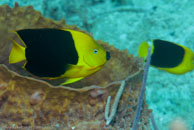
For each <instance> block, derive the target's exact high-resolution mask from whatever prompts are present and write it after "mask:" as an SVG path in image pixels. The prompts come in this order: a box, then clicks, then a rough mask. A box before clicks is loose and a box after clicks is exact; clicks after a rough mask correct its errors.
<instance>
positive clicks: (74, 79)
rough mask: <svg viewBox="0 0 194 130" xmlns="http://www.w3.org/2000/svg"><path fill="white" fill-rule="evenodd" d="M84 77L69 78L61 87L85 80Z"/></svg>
mask: <svg viewBox="0 0 194 130" xmlns="http://www.w3.org/2000/svg"><path fill="white" fill-rule="evenodd" d="M83 78H84V77H80V78H69V79H67V80H66V81H65V82H64V83H62V84H61V85H66V84H70V83H74V82H76V81H78V80H81V79H83Z"/></svg>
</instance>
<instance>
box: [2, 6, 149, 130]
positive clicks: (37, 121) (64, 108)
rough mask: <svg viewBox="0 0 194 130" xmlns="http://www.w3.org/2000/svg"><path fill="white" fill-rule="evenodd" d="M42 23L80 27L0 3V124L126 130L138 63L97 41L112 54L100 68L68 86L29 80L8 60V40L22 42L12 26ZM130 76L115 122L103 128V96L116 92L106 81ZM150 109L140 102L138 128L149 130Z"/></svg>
mask: <svg viewBox="0 0 194 130" xmlns="http://www.w3.org/2000/svg"><path fill="white" fill-rule="evenodd" d="M46 27H49V28H71V29H75V30H80V29H78V28H77V27H75V26H69V25H66V24H65V21H64V20H62V21H61V22H56V21H53V20H51V19H47V18H44V17H43V16H41V14H40V13H39V12H37V11H34V9H33V8H32V7H19V6H15V7H14V8H9V7H8V6H7V5H5V6H2V7H0V37H1V40H0V63H1V64H4V65H0V128H11V127H15V128H16V127H17V128H27V127H28V128H29V127H30V128H34V129H56V128H61V129H66V130H72V129H75V130H100V129H101V130H106V129H115V130H117V129H130V127H131V126H132V121H133V117H134V114H135V109H136V104H137V99H138V94H139V89H140V86H141V80H142V71H141V69H140V66H139V63H140V62H139V61H138V60H137V59H136V58H134V57H133V56H132V55H128V52H127V51H119V50H117V49H115V48H114V47H113V46H109V45H108V44H107V43H104V42H102V41H97V42H98V43H99V44H101V45H102V46H104V48H106V50H109V51H110V52H111V60H110V61H109V62H108V63H107V64H106V65H105V66H104V67H103V68H102V69H101V70H100V71H99V72H97V73H95V74H94V75H92V76H89V77H87V78H85V79H83V80H81V81H79V82H76V83H73V84H70V85H69V86H52V85H53V84H54V85H57V84H59V83H60V82H62V81H60V80H57V81H49V83H47V82H45V81H41V80H38V79H34V78H32V77H30V76H29V75H28V74H27V73H26V72H25V71H24V70H22V69H21V63H19V64H15V65H9V64H8V61H7V58H8V55H9V51H10V48H11V46H12V44H11V41H10V40H9V38H10V37H11V38H13V39H14V40H16V41H17V42H19V43H21V41H20V40H19V39H18V38H17V36H15V35H14V34H12V33H11V31H12V30H17V29H23V28H46ZM80 31H81V30H80ZM5 65H6V66H7V67H6V66H5ZM16 72H17V73H16ZM18 73H19V74H18ZM132 74H135V75H134V76H133V77H132V78H130V79H129V80H127V82H126V87H125V91H124V93H123V95H122V98H121V101H120V104H119V107H118V112H117V115H116V117H115V121H114V123H112V124H111V125H109V126H108V127H105V119H104V109H105V105H106V99H107V97H108V96H109V95H110V96H112V97H114V95H115V94H116V92H117V90H118V85H117V84H112V85H110V84H111V83H112V82H114V81H118V80H122V79H125V78H126V77H127V76H129V75H132ZM51 84H52V85H51ZM149 113H150V111H149V110H148V108H147V106H146V104H145V105H144V108H143V111H142V117H141V122H140V127H139V128H141V129H146V128H149V121H148V119H149Z"/></svg>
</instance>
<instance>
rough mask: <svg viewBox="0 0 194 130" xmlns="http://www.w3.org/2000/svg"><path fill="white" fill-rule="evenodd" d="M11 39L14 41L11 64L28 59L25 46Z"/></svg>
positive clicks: (10, 56)
mask: <svg viewBox="0 0 194 130" xmlns="http://www.w3.org/2000/svg"><path fill="white" fill-rule="evenodd" d="M11 41H12V42H13V47H12V49H11V52H10V55H9V64H12V63H17V62H20V61H23V60H26V57H25V48H24V47H23V46H21V45H19V44H18V43H17V42H16V41H14V40H13V39H11Z"/></svg>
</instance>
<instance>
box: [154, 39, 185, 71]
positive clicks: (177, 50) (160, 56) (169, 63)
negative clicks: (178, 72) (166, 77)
mask: <svg viewBox="0 0 194 130" xmlns="http://www.w3.org/2000/svg"><path fill="white" fill-rule="evenodd" d="M153 42H154V43H153V44H154V52H153V54H152V57H151V58H152V59H151V65H153V66H155V67H161V68H173V67H176V66H178V65H179V64H180V63H181V62H182V60H183V58H184V54H185V50H184V48H182V47H181V46H178V45H176V44H174V43H171V42H168V41H163V40H154V41H153Z"/></svg>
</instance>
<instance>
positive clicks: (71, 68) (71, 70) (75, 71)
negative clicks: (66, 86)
mask: <svg viewBox="0 0 194 130" xmlns="http://www.w3.org/2000/svg"><path fill="white" fill-rule="evenodd" d="M83 68H84V67H83V66H77V65H72V64H70V65H68V69H67V71H66V72H65V74H64V75H63V77H73V78H74V77H75V78H77V77H83V76H82V75H83V74H82V73H80V72H81V70H82V69H83Z"/></svg>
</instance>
